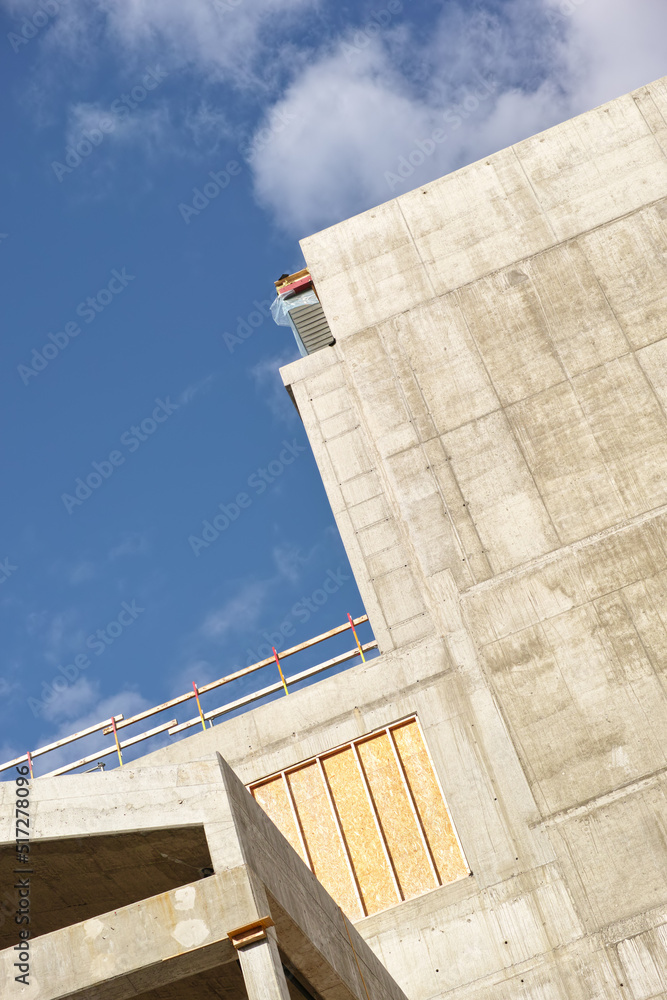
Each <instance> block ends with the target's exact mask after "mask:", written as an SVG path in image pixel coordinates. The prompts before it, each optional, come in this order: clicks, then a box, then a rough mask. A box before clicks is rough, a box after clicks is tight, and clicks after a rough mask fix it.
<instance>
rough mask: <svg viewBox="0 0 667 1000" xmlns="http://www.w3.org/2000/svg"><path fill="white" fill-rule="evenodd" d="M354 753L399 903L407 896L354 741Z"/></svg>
mask: <svg viewBox="0 0 667 1000" xmlns="http://www.w3.org/2000/svg"><path fill="white" fill-rule="evenodd" d="M352 753H353V754H354V759H355V761H356V762H357V767H358V768H359V774H360V775H361V783H362V784H363V786H364V791H365V793H366V798H367V799H368V805H369V807H370V810H371V815H372V816H373V821H374V822H375V829H376V830H377V832H378V837H379V838H380V843H381V844H382V851H383V853H384V856H385V860H386V862H387V865H388V866H389V871H390V872H391V878H392V882H393V883H394V888H395V890H396V894H397V896H398V901H399V903H402V902H403V900H404V899H405V896H404V895H403V892H402V890H401V886H400V884H399V881H398V876H397V874H396V869H395V868H394V862H393V861H392V859H391V855H390V853H389V848H388V846H387V841H386V839H385V836H384V831H383V829H382V824H381V823H380V817H379V815H378V811H377V809H376V807H375V802H374V801H373V796H372V795H371V790H370V786H369V784H368V779H367V777H366V772H365V771H364V765H363V764H362V761H361V757H360V756H359V751H358V749H357V745H356V743H352Z"/></svg>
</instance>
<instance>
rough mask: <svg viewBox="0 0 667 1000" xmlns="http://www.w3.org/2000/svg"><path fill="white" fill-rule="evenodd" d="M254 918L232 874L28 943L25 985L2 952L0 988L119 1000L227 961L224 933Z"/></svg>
mask: <svg viewBox="0 0 667 1000" xmlns="http://www.w3.org/2000/svg"><path fill="white" fill-rule="evenodd" d="M261 916H262V914H261V913H260V912H259V909H258V906H257V903H256V898H255V893H254V891H253V887H252V885H251V881H250V878H249V874H248V872H247V870H246V869H245V868H239V869H234V870H233V871H227V872H223V873H222V874H221V875H217V876H211V877H210V878H208V879H204V880H203V881H201V882H196V883H192V884H190V885H185V886H181V887H180V888H179V889H174V890H172V891H171V892H166V893H163V894H161V895H159V896H153V897H151V898H150V899H144V900H142V901H141V902H139V903H133V904H132V905H131V906H126V907H123V908H122V909H120V910H117V911H115V912H113V911H112V912H110V913H104V914H101V915H100V916H99V917H95V918H93V919H91V920H86V921H84V922H83V923H80V924H74V925H72V926H70V927H65V928H63V929H62V930H59V931H54V932H53V933H51V934H45V935H43V936H42V937H38V938H35V939H34V940H33V941H31V942H30V953H31V958H30V985H29V986H24V985H21V984H18V983H16V982H15V978H14V977H15V975H17V974H18V971H17V970H16V969H14V962H15V961H16V952H15V951H14V950H13V949H11V948H6V949H5V950H4V951H2V952H0V982H3V983H8V984H10V985H9V990H10V992H9V994H8V995H9V996H17V997H19V996H24V995H25V996H30V997H31V1000H64V998H65V997H68V998H76V1000H93V998H94V1000H107V998H109V1000H112V998H113V1000H126V998H131V997H135V996H139V995H140V994H141V993H144V992H145V991H146V990H149V989H154V988H156V987H158V986H162V985H164V984H166V983H171V982H174V981H177V980H179V979H184V978H185V977H187V976H191V975H194V974H195V973H197V972H202V971H205V970H207V969H211V968H214V967H216V966H218V965H223V964H225V963H227V962H232V961H234V959H235V958H236V951H235V949H234V947H233V945H232V943H231V941H230V940H229V939H228V937H227V932H228V930H230V929H232V928H234V927H238V926H240V925H242V924H244V923H250V922H251V921H253V920H257V919H259V918H260V917H261Z"/></svg>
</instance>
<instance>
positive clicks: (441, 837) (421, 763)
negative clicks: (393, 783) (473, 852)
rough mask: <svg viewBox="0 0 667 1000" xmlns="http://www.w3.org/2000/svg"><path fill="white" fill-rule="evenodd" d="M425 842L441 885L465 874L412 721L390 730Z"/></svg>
mask: <svg viewBox="0 0 667 1000" xmlns="http://www.w3.org/2000/svg"><path fill="white" fill-rule="evenodd" d="M392 733H393V736H394V740H395V741H396V747H397V749H398V753H399V756H400V758H401V762H402V764H403V768H404V769H405V773H406V777H407V779H408V784H409V786H410V788H411V790H412V794H413V796H414V799H415V802H416V805H417V809H418V812H419V815H420V816H421V820H422V824H423V826H424V830H425V833H426V839H427V840H428V843H429V846H430V848H431V851H432V853H433V858H434V860H435V865H436V868H437V870H438V875H439V876H440V880H441V881H442V882H443V884H445V883H447V882H454V881H456V879H459V878H463V877H464V876H466V875H467V874H468V869H467V867H466V863H465V861H464V859H463V855H462V853H461V848H460V847H459V843H458V840H457V838H456V834H455V832H454V828H453V827H452V823H451V820H450V818H449V815H448V813H447V808H446V806H445V803H444V801H443V798H442V793H441V792H440V788H439V786H438V782H437V779H436V777H435V773H434V771H433V766H432V764H431V761H430V758H429V756H428V753H427V751H426V747H425V745H424V741H423V739H422V735H421V732H420V730H419V726H418V724H417V722H416V721H415V720H413V721H411V722H408V723H406V724H404V725H402V726H397V727H396V728H395V729H392Z"/></svg>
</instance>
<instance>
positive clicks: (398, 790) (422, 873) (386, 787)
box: [358, 733, 437, 899]
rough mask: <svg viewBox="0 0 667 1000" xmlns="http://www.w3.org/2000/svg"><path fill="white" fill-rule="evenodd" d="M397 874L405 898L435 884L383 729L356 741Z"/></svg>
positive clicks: (433, 887) (427, 889) (418, 893)
mask: <svg viewBox="0 0 667 1000" xmlns="http://www.w3.org/2000/svg"><path fill="white" fill-rule="evenodd" d="M358 751H359V756H360V757H361V762H362V764H363V766H364V770H365V772H366V776H367V778H368V784H369V786H370V789H371V793H372V795H373V799H374V801H375V807H376V809H377V811H378V814H379V817H380V823H381V825H382V830H383V832H384V836H385V840H386V843H387V847H388V849H389V854H390V855H391V860H392V861H393V864H394V869H395V871H396V877H397V878H398V882H399V885H400V887H401V891H402V893H403V896H404V898H405V899H410V898H411V897H412V896H418V895H420V894H421V893H422V892H428V891H429V889H435V888H436V885H437V883H436V881H435V878H434V876H433V873H432V872H431V868H430V866H429V859H428V855H427V854H426V851H425V850H424V845H423V843H422V840H421V836H420V832H419V827H418V826H417V821H416V820H415V817H414V813H413V811H412V807H411V805H410V801H409V799H408V796H407V793H406V791H405V786H404V784H403V779H402V777H401V774H400V771H399V769H398V766H397V764H396V759H395V757H394V752H393V750H392V747H391V743H390V742H389V737H388V736H387V735H386V733H381V734H380V735H378V736H375V737H373V739H371V740H365V741H364V742H363V743H359V745H358Z"/></svg>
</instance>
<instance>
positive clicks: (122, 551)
mask: <svg viewBox="0 0 667 1000" xmlns="http://www.w3.org/2000/svg"><path fill="white" fill-rule="evenodd" d="M146 552H148V535H147V534H146V533H145V532H143V533H142V532H139V531H130V532H128V533H126V534H125V535H123V538H122V539H121V541H120V542H119V543H118V545H114V546H113V548H111V549H109V554H108V558H109V560H110V561H111V562H114V561H115V560H116V559H122V558H123V557H124V556H142V555H145V554H146Z"/></svg>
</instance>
